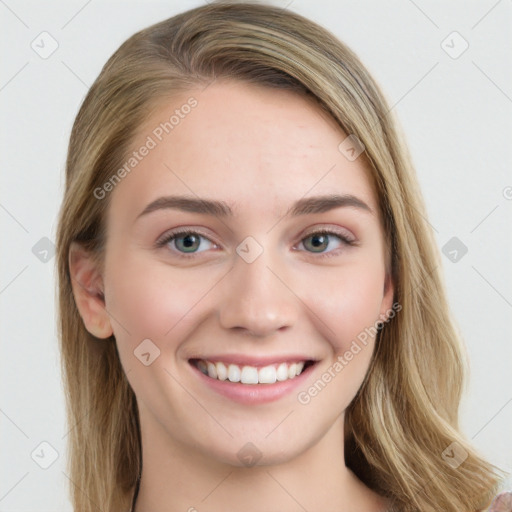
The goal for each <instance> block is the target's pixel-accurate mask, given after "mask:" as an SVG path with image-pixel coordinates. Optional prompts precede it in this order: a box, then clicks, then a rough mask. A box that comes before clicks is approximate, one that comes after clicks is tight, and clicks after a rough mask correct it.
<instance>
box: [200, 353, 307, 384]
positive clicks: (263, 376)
mask: <svg viewBox="0 0 512 512" xmlns="http://www.w3.org/2000/svg"><path fill="white" fill-rule="evenodd" d="M190 363H191V364H192V365H193V366H195V367H196V368H197V369H198V370H199V371H201V372H202V373H203V374H204V375H206V376H208V377H210V378H212V379H216V380H220V381H229V382H233V383H236V382H239V383H242V384H248V385H254V384H274V383H275V382H284V381H287V380H290V379H294V378H295V377H297V376H298V375H300V374H301V373H302V372H303V371H304V370H305V369H307V368H308V367H309V366H311V365H312V364H314V361H311V360H309V361H297V362H291V363H288V362H282V363H275V364H270V365H267V366H263V367H256V366H250V365H238V364H233V363H224V362H222V361H216V362H214V361H208V360H206V359H191V360H190Z"/></svg>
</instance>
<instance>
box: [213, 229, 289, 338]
mask: <svg viewBox="0 0 512 512" xmlns="http://www.w3.org/2000/svg"><path fill="white" fill-rule="evenodd" d="M277 262H278V256H277V255H275V251H271V250H270V249H267V248H265V249H264V248H263V247H262V246H261V245H260V244H258V243H257V242H256V241H255V240H254V239H251V237H248V238H247V239H245V240H244V241H243V242H242V243H241V244H239V246H238V247H237V256H236V258H235V261H234V263H233V268H232V270H231V272H230V273H229V274H228V276H227V277H228V279H227V280H226V283H225V286H224V288H223V297H222V299H221V301H220V306H219V308H220V311H219V315H220V321H221V324H222V326H223V327H224V328H234V327H236V328H241V329H246V330H248V331H250V332H252V333H253V334H255V335H260V336H262V335H267V334H270V333H272V332H273V331H275V330H278V329H280V328H282V327H285V326H290V325H291V324H292V323H293V322H294V321H295V318H296V314H297V311H296V309H297V304H296V301H297V299H296V297H295V296H294V294H293V293H292V292H291V290H290V289H289V288H288V287H287V286H286V285H285V283H284V282H283V281H285V279H284V276H281V275H279V274H280V273H282V272H280V271H279V270H276V269H279V268H282V266H280V265H279V264H278V263H277Z"/></svg>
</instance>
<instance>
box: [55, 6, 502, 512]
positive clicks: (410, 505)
mask: <svg viewBox="0 0 512 512" xmlns="http://www.w3.org/2000/svg"><path fill="white" fill-rule="evenodd" d="M424 218H426V213H425V208H424V204H423V200H422V198H421V194H420V192H419V190H418V185H417V180H416V177H415V174H414V172H413V171H412V167H411V164H410V161H409V157H408V155H407V151H406V149H405V147H404V145H403V143H402V142H401V141H400V137H399V135H398V132H397V128H396V126H395V122H394V121H393V119H392V117H391V115H390V113H389V107H388V106H387V104H386V102H385V100H384V98H383V96H382V94H381V92H380V91H379V88H378V86H377V85H376V84H375V82H374V81H373V79H372V78H371V77H370V76H369V74H368V72H367V71H366V70H365V69H364V67H363V66H362V64H361V63H360V62H359V60H358V59H357V57H356V56H355V55H354V54H353V53H352V52H351V51H350V50H349V49H348V48H347V47H346V46H345V45H344V44H342V43H341V42H340V41H338V40H337V39H336V38H334V37H333V36H332V35H331V34H330V33H328V32H327V31H325V30H324V29H322V28H321V27H319V26H317V25H315V24H314V23H312V22H310V21H308V20H306V19H304V18H302V17H300V16H298V15H296V14H293V13H291V12H289V11H282V10H279V9H277V8H274V7H269V6H262V5H252V4H222V3H218V4H213V5H207V6H204V7H201V8H197V9H193V10H190V11H187V12H185V13H182V14H180V15H178V16H175V17H173V18H171V19H169V20H165V21H163V22H161V23H158V24H156V25H154V26H151V27H149V28H147V29H145V30H142V31H141V32H139V33H137V34H135V35H134V36H132V37H130V38H129V39H128V40H127V41H126V42H125V43H124V44H123V45H121V47H120V48H119V49H118V50H117V51H116V52H115V54H114V55H113V56H112V57H111V58H110V59H109V61H108V62H107V64H106V65H105V67H104V68H103V70H102V72H101V73H100V76H99V77H98V78H97V80H96V81H95V83H94V84H93V86H92V87H91V90H90V91H89V93H88V95H87V97H86V99H85V101H84V103H83V105H82V107H81V109H80V112H79V113H78V115H77V119H76V121H75V124H74V126H73V131H72V135H71V140H70V146H69V154H68V161H67V171H66V190H65V197H64V201H63V205H62V208H61V212H60V218H59V226H58V236H57V245H58V272H59V322H60V326H59V327H60V333H61V350H62V354H63V371H64V375H65V379H66V386H67V390H68V402H67V403H68V415H69V421H70V423H71V424H72V425H74V426H75V428H74V429H73V430H72V438H71V444H70V460H69V471H70V479H71V481H72V482H74V485H73V486H72V501H73V505H74V507H75V509H76V510H81V511H89V510H91V511H92V510H93V509H95V508H101V509H103V510H109V511H119V510H132V511H136V512H144V511H148V510H172V511H174V510H190V511H192V510H199V511H201V510H210V511H217V510H238V509H242V508H243V509H244V510H269V511H273V510H276V511H278V510H279V511H281V512H282V511H291V510H294V511H295V510H333V511H334V510H336V511H342V512H343V511H349V510H350V511H353V510H364V511H366V512H372V511H375V512H376V511H385V510H394V511H412V510H421V511H439V510H443V511H453V512H455V511H457V512H460V511H462V510H464V511H475V510H482V509H484V508H487V507H489V505H490V503H491V500H492V497H493V496H494V495H495V494H496V492H498V491H499V490H500V485H501V482H500V479H501V478H502V477H503V475H502V474H501V472H500V470H499V469H498V468H496V467H495V466H493V465H491V464H490V463H488V462H487V461H485V460H484V459H483V458H482V457H481V456H480V455H479V454H478V453H477V451H476V450H475V448H474V447H473V446H471V444H470V443H469V442H468V440H467V439H466V438H465V437H464V436H463V435H462V433H461V432H460V430H459V425H458V407H459V401H460V397H461V392H462V389H463V382H464V381H463V379H464V376H465V366H464V365H465V362H466V361H465V359H464V357H465V355H464V352H463V346H462V344H461V343H460V340H459V339H458V337H457V334H456V332H455V330H454V327H453V325H452V322H451V319H450V317H449V315H448V307H447V302H446V297H445V292H444V289H443V286H442V278H441V276H440V274H439V269H440V261H439V259H438V252H437V249H436V246H435V242H434V240H433V237H432V234H431V231H430V229H429V227H428V225H427V223H425V222H424ZM319 249H320V250H319ZM505 498H507V495H506V494H502V495H501V498H500V500H501V502H502V504H501V505H500V504H499V503H498V501H496V503H495V504H494V505H495V506H502V505H503V502H504V500H505ZM494 505H493V506H494ZM497 510H498V509H497Z"/></svg>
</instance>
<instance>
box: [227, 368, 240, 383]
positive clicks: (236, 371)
mask: <svg viewBox="0 0 512 512" xmlns="http://www.w3.org/2000/svg"><path fill="white" fill-rule="evenodd" d="M240 373H241V372H240V368H239V367H238V366H237V365H236V364H230V365H229V366H228V379H229V380H230V381H231V382H240Z"/></svg>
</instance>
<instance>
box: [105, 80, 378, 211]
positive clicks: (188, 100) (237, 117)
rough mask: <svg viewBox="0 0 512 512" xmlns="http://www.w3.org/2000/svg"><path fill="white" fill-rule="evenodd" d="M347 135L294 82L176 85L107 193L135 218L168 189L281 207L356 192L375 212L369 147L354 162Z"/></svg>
mask: <svg viewBox="0 0 512 512" xmlns="http://www.w3.org/2000/svg"><path fill="white" fill-rule="evenodd" d="M346 138H347V134H346V133H344V132H343V130H342V129H341V128H340V127H339V126H338V124H337V123H336V122H335V121H334V119H333V118H332V117H330V116H329V115H328V114H327V113H326V112H324V111H323V110H322V109H321V108H320V107H319V106H318V105H317V104H316V103H315V102H314V101H313V100H311V99H310V98H306V97H304V96H300V95H298V94H297V93H294V92H291V91H286V90H280V89H271V88H268V87H261V86H256V85H253V84H246V83H242V82H236V81H226V80H224V81H216V82H214V83H213V84H211V85H210V86H208V87H206V88H205V89H201V88H197V89H190V90H188V91H184V92H180V93H177V94H175V95H174V96H172V97H169V98H167V99H166V100H165V101H160V102H158V103H156V104H155V105H153V107H152V110H151V114H150V115H149V117H148V118H147V119H146V121H145V122H144V123H143V125H142V126H140V127H139V129H138V130H137V133H136V136H135V138H134V141H133V144H132V147H131V150H130V154H132V151H133V152H136V153H137V156H136V157H135V156H133V155H132V160H133V159H135V161H132V163H133V164H134V165H133V167H131V168H130V166H128V167H126V168H130V170H129V172H126V173H125V175H126V176H125V177H124V178H123V179H122V180H121V182H119V183H118V184H117V185H116V186H115V188H114V190H113V191H112V192H111V193H112V194H113V197H112V198H111V201H112V202H111V209H112V210H114V213H113V214H112V215H115V211H119V210H121V211H123V215H122V216H123V218H127V219H128V218H131V219H132V220H134V219H135V217H136V215H137V214H138V213H140V211H141V210H142V209H143V208H144V207H145V206H146V205H147V204H148V203H149V202H151V201H153V200H155V199H157V198H158V197H161V196H165V195H171V194H187V195H189V196H190V195H196V196H199V197H209V198H216V199H221V200H224V201H225V202H226V203H227V204H230V205H233V209H234V210H235V213H238V211H239V210H242V209H244V211H245V210H252V212H253V213H255V214H262V213H263V212H264V213H265V214H272V215H275V216H280V215H282V214H283V212H284V211H285V210H286V208H287V206H288V204H291V203H292V202H294V201H296V200H297V199H299V198H301V197H304V196H306V195H322V194H333V193H337V194H352V195H356V196H357V197H360V198H361V199H362V200H364V201H365V202H366V203H367V204H369V206H370V207H371V208H372V209H374V211H376V210H377V204H376V197H375V193H374V192H375V190H374V186H373V181H372V179H371V175H370V172H369V169H368V167H367V165H366V163H365V160H364V159H363V155H361V157H360V158H357V159H356V160H354V161H350V160H349V159H347V158H346V156H345V154H344V153H343V152H341V151H340V150H339V145H340V143H341V142H342V141H344V140H345V139H346ZM144 148H146V149H144ZM142 153H144V155H142ZM129 157H130V155H128V156H127V161H128V158H129ZM125 163H126V162H123V164H125Z"/></svg>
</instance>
